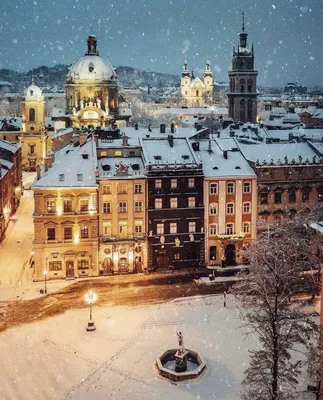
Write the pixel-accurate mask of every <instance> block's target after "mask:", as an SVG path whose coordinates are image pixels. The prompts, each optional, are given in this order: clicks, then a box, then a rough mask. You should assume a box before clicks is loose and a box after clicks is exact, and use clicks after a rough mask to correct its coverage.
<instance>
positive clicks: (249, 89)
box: [247, 79, 252, 93]
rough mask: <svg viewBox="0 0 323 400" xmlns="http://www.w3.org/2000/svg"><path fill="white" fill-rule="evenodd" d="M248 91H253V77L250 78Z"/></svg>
mask: <svg viewBox="0 0 323 400" xmlns="http://www.w3.org/2000/svg"><path fill="white" fill-rule="evenodd" d="M247 90H248V93H251V92H252V79H248V89H247Z"/></svg>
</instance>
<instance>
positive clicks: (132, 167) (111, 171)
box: [98, 157, 145, 179]
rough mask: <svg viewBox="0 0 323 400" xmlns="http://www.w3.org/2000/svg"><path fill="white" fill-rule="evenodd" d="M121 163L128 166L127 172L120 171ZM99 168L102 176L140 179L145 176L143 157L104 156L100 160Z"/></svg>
mask: <svg viewBox="0 0 323 400" xmlns="http://www.w3.org/2000/svg"><path fill="white" fill-rule="evenodd" d="M120 165H124V166H125V167H126V172H124V173H122V172H118V166H120ZM98 169H99V175H100V178H109V179H138V178H143V177H144V176H145V175H144V164H143V162H142V159H141V157H102V158H100V159H99V160H98Z"/></svg>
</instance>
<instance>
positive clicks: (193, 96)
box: [181, 60, 213, 107]
mask: <svg viewBox="0 0 323 400" xmlns="http://www.w3.org/2000/svg"><path fill="white" fill-rule="evenodd" d="M181 95H182V98H183V102H184V104H185V105H186V106H189V107H202V106H208V105H211V104H213V74H212V71H211V65H210V61H209V60H207V61H206V64H205V70H204V74H203V78H202V79H201V78H199V77H196V78H195V77H194V74H193V73H190V72H189V70H188V64H187V61H186V60H185V61H184V66H183V72H182V74H181Z"/></svg>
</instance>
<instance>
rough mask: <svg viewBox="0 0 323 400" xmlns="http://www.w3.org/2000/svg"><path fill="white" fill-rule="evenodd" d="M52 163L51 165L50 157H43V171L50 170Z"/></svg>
mask: <svg viewBox="0 0 323 400" xmlns="http://www.w3.org/2000/svg"><path fill="white" fill-rule="evenodd" d="M52 166H53V163H52V158H51V157H45V158H44V170H45V172H47V171H48V170H49V169H50V168H52Z"/></svg>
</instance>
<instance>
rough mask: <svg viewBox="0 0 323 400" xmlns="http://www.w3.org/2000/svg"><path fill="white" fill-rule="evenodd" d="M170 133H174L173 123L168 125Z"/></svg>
mask: <svg viewBox="0 0 323 400" xmlns="http://www.w3.org/2000/svg"><path fill="white" fill-rule="evenodd" d="M170 132H171V133H175V124H174V122H172V123H171V124H170Z"/></svg>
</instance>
